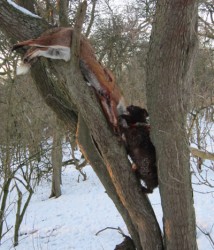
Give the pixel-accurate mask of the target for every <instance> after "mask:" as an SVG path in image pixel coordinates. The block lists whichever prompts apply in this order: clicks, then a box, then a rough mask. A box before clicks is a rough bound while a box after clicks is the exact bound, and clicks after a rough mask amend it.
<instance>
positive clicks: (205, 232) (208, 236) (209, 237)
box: [196, 225, 214, 249]
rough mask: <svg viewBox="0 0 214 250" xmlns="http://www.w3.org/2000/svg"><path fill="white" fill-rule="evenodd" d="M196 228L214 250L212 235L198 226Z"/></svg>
mask: <svg viewBox="0 0 214 250" xmlns="http://www.w3.org/2000/svg"><path fill="white" fill-rule="evenodd" d="M196 227H197V228H198V229H199V230H200V231H201V232H202V233H203V234H204V235H205V236H206V237H207V238H208V239H209V241H210V244H211V245H212V248H213V249H214V240H213V239H212V237H211V236H210V233H208V232H207V231H205V230H203V229H201V228H200V227H199V226H198V225H196ZM212 228H213V226H212ZM211 231H212V229H211Z"/></svg>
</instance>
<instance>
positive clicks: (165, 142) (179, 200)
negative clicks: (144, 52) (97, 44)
mask: <svg viewBox="0 0 214 250" xmlns="http://www.w3.org/2000/svg"><path fill="white" fill-rule="evenodd" d="M196 24H197V1H182V2H181V1H177V0H173V1H158V3H157V9H156V16H155V20H154V25H153V31H152V35H151V41H150V50H149V53H148V66H147V103H148V109H149V112H150V117H151V124H152V138H153V141H154V144H155V146H156V150H157V157H158V176H159V186H160V192H161V199H162V206H163V213H164V233H165V245H166V246H167V249H197V246H196V230H195V215H194V208H193V195H192V188H191V182H190V178H191V176H190V166H189V162H190V161H189V149H188V141H187V134H186V115H187V112H188V108H189V93H190V86H191V82H192V74H193V59H194V56H195V52H196V51H195V49H196V47H197V37H196V34H197V31H196ZM169 72H170V73H169ZM157 107H158V108H157Z"/></svg>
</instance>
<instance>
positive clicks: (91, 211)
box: [0, 166, 214, 250]
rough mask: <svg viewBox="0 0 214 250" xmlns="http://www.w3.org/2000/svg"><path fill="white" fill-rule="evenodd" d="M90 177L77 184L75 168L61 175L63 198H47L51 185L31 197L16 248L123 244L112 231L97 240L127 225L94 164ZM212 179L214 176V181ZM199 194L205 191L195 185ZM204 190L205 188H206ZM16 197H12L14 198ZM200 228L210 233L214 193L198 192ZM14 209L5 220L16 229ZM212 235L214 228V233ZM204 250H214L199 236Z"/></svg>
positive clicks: (99, 249) (82, 249) (156, 203)
mask: <svg viewBox="0 0 214 250" xmlns="http://www.w3.org/2000/svg"><path fill="white" fill-rule="evenodd" d="M84 171H85V172H86V173H87V177H88V179H87V180H86V181H80V182H79V183H78V182H77V180H78V175H79V172H78V171H77V170H76V169H75V168H74V167H73V166H69V167H66V168H65V169H64V171H63V185H62V196H61V197H59V198H58V199H54V198H52V199H49V195H50V190H51V183H50V182H47V181H43V182H42V184H41V185H40V186H39V187H38V188H37V190H36V192H35V193H34V195H33V198H32V200H31V203H30V205H29V208H28V210H27V213H26V216H25V218H24V221H23V223H22V226H21V230H20V235H21V236H20V238H19V240H20V243H19V245H18V246H17V247H16V248H15V249H17V250H31V249H33V250H66V249H69V250H70V249H75V250H103V249H104V250H113V249H114V247H115V245H116V244H119V243H121V242H122V240H123V238H122V236H121V235H120V234H119V233H118V232H117V231H116V230H112V229H108V230H105V231H103V232H101V233H100V234H98V236H96V233H97V232H98V231H99V230H102V229H104V228H106V227H115V228H117V227H120V228H121V229H122V230H123V231H124V233H126V234H127V229H126V226H125V224H124V222H123V220H122V218H121V216H120V215H119V214H118V212H117V210H116V208H115V206H114V204H113V203H112V202H111V200H110V199H109V198H108V196H107V194H106V193H105V190H104V188H103V187H102V185H101V183H100V182H99V180H98V179H97V177H96V175H95V173H94V172H93V170H92V169H91V167H90V166H87V167H85V168H84ZM213 179H214V178H213ZM196 188H197V189H200V190H201V187H198V186H196ZM203 191H207V189H205V188H203ZM11 195H12V194H11ZM149 197H150V198H151V202H152V204H153V207H154V210H155V213H156V215H157V217H158V221H159V223H160V225H161V227H162V210H161V204H160V198H159V192H158V189H156V190H155V192H154V193H153V194H152V195H149ZM194 199H195V208H196V218H197V224H198V225H199V226H200V227H201V228H202V229H203V230H206V231H207V232H211V235H212V237H213V238H214V232H212V226H213V224H214V217H213V214H214V197H213V194H212V193H207V194H201V193H198V192H195V193H194ZM14 218H15V209H13V210H12V211H11V212H10V214H9V216H8V219H7V223H8V226H9V225H13V223H14ZM213 231H214V230H213ZM197 239H198V245H199V249H200V250H211V249H213V248H212V246H211V244H210V242H209V240H208V238H207V237H206V236H205V235H204V234H203V233H201V232H199V231H198V233H197ZM2 243H3V244H2V245H1V246H0V249H2V250H8V249H14V247H13V232H12V230H11V231H10V232H9V233H8V234H7V235H6V236H5V238H4V239H3V241H2Z"/></svg>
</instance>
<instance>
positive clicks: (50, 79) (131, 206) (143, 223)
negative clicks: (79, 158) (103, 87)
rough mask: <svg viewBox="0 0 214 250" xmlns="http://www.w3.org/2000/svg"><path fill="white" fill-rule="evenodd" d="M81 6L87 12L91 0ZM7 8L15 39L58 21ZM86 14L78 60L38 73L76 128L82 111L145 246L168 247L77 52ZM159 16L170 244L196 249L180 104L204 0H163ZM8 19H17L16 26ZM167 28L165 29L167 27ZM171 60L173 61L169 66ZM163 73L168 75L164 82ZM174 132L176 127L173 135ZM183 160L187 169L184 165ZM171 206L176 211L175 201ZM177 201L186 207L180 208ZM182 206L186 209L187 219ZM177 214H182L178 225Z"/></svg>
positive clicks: (155, 77) (102, 171)
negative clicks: (87, 81) (198, 3)
mask: <svg viewBox="0 0 214 250" xmlns="http://www.w3.org/2000/svg"><path fill="white" fill-rule="evenodd" d="M84 3H85V2H84ZM80 7H82V8H83V9H80V10H81V11H83V12H84V4H83V5H81V6H80ZM0 8H1V12H0V28H1V30H2V31H3V32H4V33H5V34H6V35H7V37H8V38H10V39H11V40H12V41H16V40H26V39H29V38H32V37H36V36H38V35H39V34H41V32H42V31H44V30H47V29H48V28H50V27H51V26H50V25H48V24H47V22H46V21H44V19H39V18H36V17H33V16H30V15H26V14H25V13H21V12H20V11H18V10H16V9H14V8H13V7H12V6H11V5H10V4H8V3H7V2H6V1H3V0H0ZM81 11H80V13H81ZM14 17H16V18H14ZM82 18H83V15H77V16H76V22H75V24H76V25H75V34H76V35H75V36H74V38H73V42H72V51H71V53H72V58H73V59H72V60H71V61H70V62H68V63H64V62H61V61H53V60H47V59H43V58H41V59H40V60H39V61H38V62H37V63H36V64H35V65H33V67H32V69H31V76H32V77H33V79H34V81H35V85H36V86H37V88H38V90H39V92H40V94H41V95H42V96H43V98H44V100H45V101H46V103H47V104H48V105H49V106H50V107H51V108H52V110H53V111H54V112H55V113H56V114H57V115H58V117H59V118H60V119H62V120H63V121H64V122H65V123H66V124H67V126H69V127H70V128H71V129H74V128H76V126H77V116H78V130H77V135H78V141H79V144H80V147H81V149H82V152H83V153H84V155H85V157H86V158H87V159H88V161H89V162H90V163H91V165H92V167H93V168H94V170H95V171H96V173H97V175H98V177H99V178H100V180H101V182H102V183H103V185H104V186H105V188H106V191H107V193H108V194H109V196H110V197H111V198H112V200H113V201H114V203H115V205H116V207H117V208H118V210H119V212H120V213H121V215H122V216H123V218H124V221H125V222H126V224H127V227H128V229H129V232H130V234H131V237H132V239H133V240H134V243H135V246H136V247H137V249H148V250H149V249H151V250H153V249H163V248H164V247H163V239H162V236H161V231H160V228H159V225H158V223H157V220H156V218H155V215H154V212H153V210H152V207H151V204H150V202H149V200H148V197H147V196H146V195H145V194H143V193H142V192H141V187H140V184H139V183H138V182H137V180H136V178H135V176H134V175H133V174H132V173H131V171H130V163H129V161H128V159H127V155H126V152H125V149H124V147H123V145H122V143H121V141H120V140H118V137H116V136H115V134H114V133H113V131H112V130H111V128H110V127H109V126H108V124H107V122H106V120H105V117H104V116H103V113H102V110H101V108H100V106H99V103H98V101H97V99H96V96H95V93H94V92H93V90H92V89H91V88H90V87H88V86H87V85H86V84H85V82H84V80H83V79H82V75H81V73H80V70H79V67H78V56H77V55H78V48H79V46H78V44H79V35H80V31H81V26H82V21H81V19H82ZM173 18H175V19H173ZM190 20H191V22H190ZM156 21H157V22H155V23H154V31H153V35H152V38H151V46H150V53H149V58H148V65H149V66H148V70H147V74H148V107H149V111H150V112H151V123H152V127H153V133H152V135H153V141H154V144H155V146H156V147H157V152H158V162H161V164H159V166H160V167H159V172H160V173H159V175H160V188H161V195H162V197H163V204H164V218H165V224H164V225H165V228H164V229H165V235H166V241H165V247H166V248H167V249H196V240H195V235H194V233H195V220H194V210H193V204H192V197H191V187H190V173H189V156H188V147H187V141H186V135H185V115H186V109H187V107H186V106H187V104H188V103H187V100H184V101H182V102H180V101H181V100H182V98H183V97H185V95H184V94H183V92H182V91H183V90H185V89H186V87H187V86H188V84H189V81H190V80H191V78H190V74H189V73H191V68H190V67H189V65H190V63H191V61H192V56H193V54H194V53H193V49H192V47H191V43H192V42H193V41H194V39H192V38H194V33H193V30H194V27H193V25H194V24H195V21H196V3H195V1H190V0H188V1H182V2H181V1H178V0H173V1H163V0H159V1H158V3H157V10H156ZM8 23H10V24H11V26H10V29H8ZM178 24H180V25H178ZM162 27H164V29H161V28H162ZM159 28H160V29H159ZM17 30H19V32H17ZM163 31H164V32H163ZM171 38H176V39H173V40H172V39H171ZM190 38H191V39H190ZM160 45H161V49H162V48H163V49H164V50H165V51H164V53H163V55H165V56H166V58H164V56H163V55H162V54H160V53H159V52H161V49H160ZM183 46H184V47H183ZM193 47H194V46H193ZM174 52H176V53H175V56H173V55H174V54H173V53H174ZM158 56H161V57H160V58H161V59H162V60H160V61H159V60H157V57H158ZM164 59H166V61H165V60H164ZM170 62H173V64H172V65H171V64H170V65H169V64H168V63H170ZM160 63H161V64H160ZM179 63H180V64H179ZM169 66H170V67H171V66H174V68H173V70H174V71H169V68H170V67H169ZM177 68H178V70H177ZM160 69H161V70H162V71H160ZM169 72H170V75H169ZM162 74H164V76H165V77H164V78H163V79H162V80H160V79H161V78H162V77H163V75H162ZM55 79H57V81H56V80H55ZM178 83H179V84H180V85H178ZM167 84H169V86H168V85H167ZM169 87H171V89H170V88H169ZM183 88H184V89H183ZM165 89H167V90H168V89H169V90H170V91H169V93H166V91H165V92H164V90H165ZM158 90H159V91H160V92H158ZM161 91H162V92H161ZM163 95H164V98H165V99H166V100H165V99H164V101H165V102H161V99H160V98H161V97H162V96H163ZM171 96H173V97H175V99H174V100H175V103H172V101H174V100H172V99H171ZM176 104H177V105H176ZM182 104H184V106H182ZM170 105H171V106H170ZM157 107H158V108H159V110H161V111H162V112H161V115H159V112H157ZM181 108H183V109H181ZM168 114H169V115H168ZM168 117H170V118H172V120H170V121H169V122H168V123H167V124H166V123H164V122H165V120H164V119H167V118H168ZM163 118H164V119H163ZM94 121H96V122H94ZM86 124H87V125H86ZM166 125H167V126H166ZM159 126H161V128H165V127H166V128H167V129H168V130H167V132H169V133H164V134H159V133H158V131H159ZM178 132H179V133H180V134H178ZM171 133H173V136H172V138H170V137H169V136H168V135H169V134H171ZM83 135H84V136H83ZM172 139H173V141H172ZM175 142H176V144H175ZM163 144H164V147H163V151H161V150H162V145H163ZM109 145H110V146H109ZM172 145H175V146H176V147H172ZM164 156H167V157H165V158H164ZM118 159H119V160H118ZM176 160H179V162H180V164H179V165H176V162H175V161H176ZM164 163H165V164H164ZM176 166H178V167H179V171H177V168H176ZM180 175H182V177H183V176H184V178H183V179H182V180H181V182H178V183H177V182H176V183H175V182H173V181H172V178H168V179H167V178H166V177H168V176H169V177H171V176H173V177H175V178H176V179H177V178H178V177H180ZM162 180H164V182H163V181H162ZM178 180H179V179H178ZM165 181H166V182H165ZM165 183H168V184H169V188H170V194H171V196H170V197H166V195H167V193H166V185H165ZM167 187H168V185H167ZM181 190H182V191H181ZM175 201H176V202H175ZM169 202H171V203H170V204H169ZM168 204H169V205H170V206H169V208H170V209H169V208H168V207H167V205H168ZM182 204H183V206H182ZM177 206H178V208H179V209H181V210H179V212H178V210H177V209H176V207H177ZM180 211H181V212H182V213H183V214H184V217H183V218H181V214H182V213H180ZM172 218H175V223H174V222H173V220H172ZM186 222H188V223H186ZM176 223H177V224H176ZM174 232H175V233H174ZM181 244H183V245H182V246H181Z"/></svg>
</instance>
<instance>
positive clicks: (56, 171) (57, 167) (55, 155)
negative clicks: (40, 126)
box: [50, 119, 62, 198]
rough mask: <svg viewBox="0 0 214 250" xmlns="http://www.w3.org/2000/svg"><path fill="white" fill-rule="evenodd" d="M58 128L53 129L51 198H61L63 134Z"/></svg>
mask: <svg viewBox="0 0 214 250" xmlns="http://www.w3.org/2000/svg"><path fill="white" fill-rule="evenodd" d="M57 123H58V122H57V119H56V126H55V127H54V129H53V148H52V157H51V159H52V167H53V174H52V188H51V195H50V198H51V197H56V198H58V197H59V196H61V187H60V185H61V171H62V133H61V131H60V128H59V126H57Z"/></svg>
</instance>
